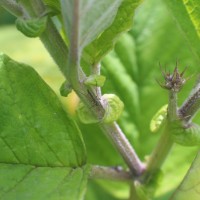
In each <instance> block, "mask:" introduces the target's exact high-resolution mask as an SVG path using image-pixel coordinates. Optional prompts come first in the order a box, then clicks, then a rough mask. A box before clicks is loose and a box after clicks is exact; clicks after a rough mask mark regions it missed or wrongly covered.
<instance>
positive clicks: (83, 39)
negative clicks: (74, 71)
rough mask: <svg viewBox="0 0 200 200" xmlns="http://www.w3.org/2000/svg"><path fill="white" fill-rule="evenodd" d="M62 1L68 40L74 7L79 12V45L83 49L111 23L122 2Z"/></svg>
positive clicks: (104, 0)
mask: <svg viewBox="0 0 200 200" xmlns="http://www.w3.org/2000/svg"><path fill="white" fill-rule="evenodd" d="M78 2H79V5H76V4H75V1H72V0H70V1H69V0H62V1H61V5H62V13H63V17H64V22H65V29H66V32H67V35H68V38H71V31H72V25H73V24H74V22H73V20H74V19H73V10H74V7H76V6H77V7H78V8H75V9H77V10H78V12H79V16H80V17H79V19H78V20H79V22H78V27H79V30H78V31H79V44H78V46H79V47H80V49H83V48H84V47H85V46H86V45H88V44H89V43H90V42H91V41H92V40H94V39H95V38H96V37H97V36H98V35H99V34H100V33H101V32H103V31H104V30H105V29H106V28H107V27H108V26H110V24H111V23H112V22H113V20H114V18H115V16H116V14H117V11H118V8H119V6H120V4H121V3H122V0H102V1H98V0H94V1H91V0H80V1H78Z"/></svg>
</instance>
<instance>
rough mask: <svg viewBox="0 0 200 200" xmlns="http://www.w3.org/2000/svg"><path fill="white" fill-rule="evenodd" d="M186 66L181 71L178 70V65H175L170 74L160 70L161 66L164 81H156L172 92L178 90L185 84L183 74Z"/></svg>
mask: <svg viewBox="0 0 200 200" xmlns="http://www.w3.org/2000/svg"><path fill="white" fill-rule="evenodd" d="M186 69H187V68H185V69H184V70H183V71H182V72H181V73H180V72H179V71H178V67H177V65H176V67H175V69H174V71H173V73H172V74H170V72H166V70H165V71H163V70H162V68H161V72H162V75H163V77H164V79H165V83H164V84H162V83H160V82H159V81H158V84H159V85H160V86H161V87H162V88H164V89H167V90H172V91H174V92H179V91H180V90H181V88H182V87H183V85H184V84H185V82H186V80H187V79H185V78H184V77H183V75H184V73H185V71H186Z"/></svg>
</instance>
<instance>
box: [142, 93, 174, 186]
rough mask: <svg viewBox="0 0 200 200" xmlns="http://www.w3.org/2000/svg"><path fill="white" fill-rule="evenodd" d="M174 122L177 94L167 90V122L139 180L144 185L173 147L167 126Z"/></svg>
mask: <svg viewBox="0 0 200 200" xmlns="http://www.w3.org/2000/svg"><path fill="white" fill-rule="evenodd" d="M174 120H177V93H176V92H175V91H174V90H169V102H168V116H167V121H166V124H165V126H164V128H163V132H162V135H161V137H160V139H159V141H158V143H157V146H156V147H155V149H154V150H153V152H152V154H151V156H150V158H149V160H148V162H147V166H146V171H145V173H144V175H143V176H142V178H141V180H142V182H143V183H145V184H148V182H149V181H150V180H151V178H152V177H153V175H154V174H155V173H156V172H157V171H158V170H159V169H160V168H161V166H162V164H163V163H164V161H165V160H166V157H167V156H168V154H169V152H170V150H171V148H172V146H173V143H174V142H173V140H172V139H171V135H170V132H169V124H170V123H173V121H174Z"/></svg>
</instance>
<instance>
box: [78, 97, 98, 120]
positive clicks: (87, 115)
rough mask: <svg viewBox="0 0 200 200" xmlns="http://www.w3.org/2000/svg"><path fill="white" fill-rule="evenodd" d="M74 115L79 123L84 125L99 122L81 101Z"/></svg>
mask: <svg viewBox="0 0 200 200" xmlns="http://www.w3.org/2000/svg"><path fill="white" fill-rule="evenodd" d="M76 113H77V115H78V118H79V119H80V121H81V122H82V123H84V124H93V123H97V122H99V120H98V119H97V118H95V117H94V116H93V115H92V113H91V110H89V109H88V108H87V107H86V106H85V105H84V103H83V102H82V101H80V102H79V104H78V107H77V109H76Z"/></svg>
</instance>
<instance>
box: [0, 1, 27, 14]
mask: <svg viewBox="0 0 200 200" xmlns="http://www.w3.org/2000/svg"><path fill="white" fill-rule="evenodd" d="M0 5H1V6H2V7H3V8H5V9H6V10H8V11H9V12H10V13H12V14H13V15H14V16H17V17H19V16H22V15H23V9H22V7H20V6H19V5H18V4H17V3H16V2H15V1H14V0H0Z"/></svg>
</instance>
